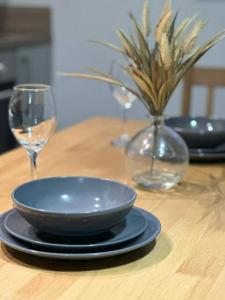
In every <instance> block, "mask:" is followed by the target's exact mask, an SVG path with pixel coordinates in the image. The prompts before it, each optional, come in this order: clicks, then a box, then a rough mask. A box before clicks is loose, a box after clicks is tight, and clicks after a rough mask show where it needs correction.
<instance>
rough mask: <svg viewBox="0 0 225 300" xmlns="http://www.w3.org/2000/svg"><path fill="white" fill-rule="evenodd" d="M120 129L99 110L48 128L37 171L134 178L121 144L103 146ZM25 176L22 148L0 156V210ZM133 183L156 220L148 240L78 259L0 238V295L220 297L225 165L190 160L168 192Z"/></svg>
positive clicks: (224, 277)
mask: <svg viewBox="0 0 225 300" xmlns="http://www.w3.org/2000/svg"><path fill="white" fill-rule="evenodd" d="M129 128H130V130H131V131H135V130H137V129H138V128H140V124H139V123H137V122H131V123H130V124H129ZM119 129H120V123H119V121H118V120H114V119H107V118H102V119H100V118H99V119H92V120H89V121H87V122H84V123H81V124H79V125H77V126H74V127H71V128H69V129H66V130H63V131H61V132H59V133H57V134H55V135H54V136H53V137H52V139H51V140H50V142H49V144H48V145H46V146H45V149H44V150H43V152H42V153H41V154H40V159H39V161H38V170H39V176H40V177H44V176H54V175H87V176H103V177H110V178H113V179H116V180H120V181H122V182H124V183H128V184H130V185H131V186H133V183H132V182H131V180H130V178H129V177H128V175H127V173H126V169H125V164H124V156H123V151H122V150H121V149H117V148H113V147H111V146H110V141H111V140H112V138H113V137H116V136H117V135H118V134H119ZM28 179H29V163H28V157H27V154H26V153H25V151H24V150H23V149H18V150H15V151H12V152H10V153H7V154H5V155H2V156H1V157H0V211H1V212H3V211H5V210H7V209H9V208H11V207H12V202H11V199H10V193H11V191H12V190H13V188H15V187H16V186H17V185H18V184H21V183H23V182H24V181H26V180H28ZM135 188H136V187H135ZM136 190H137V193H138V199H137V202H136V205H137V206H139V207H142V208H145V209H147V210H149V211H151V212H153V213H154V214H155V215H156V216H157V217H158V218H159V219H160V220H161V223H162V233H161V234H160V236H159V237H158V238H157V241H156V243H155V245H154V247H150V248H151V249H149V247H147V249H146V248H145V249H142V250H138V251H135V252H133V253H129V254H126V255H122V256H119V257H114V258H110V259H104V260H96V261H83V262H81V261H79V262H78V261H54V260H47V259H43V258H42V259H41V258H38V257H32V256H29V255H25V254H22V253H19V252H17V251H13V250H10V249H9V248H6V247H5V246H3V245H2V244H1V246H0V299H4V300H5V299H23V300H24V299H32V300H33V299H48V300H50V299H84V300H89V299H91V300H94V299H96V300H97V299H98V300H100V299H101V300H103V299H104V300H106V299H107V300H108V299H116V300H119V299H123V300H127V299H129V300H132V299H141V300H142V299H151V300H153V299H157V300H161V299H165V300H168V299H169V300H170V299H172V300H174V299H179V300H181V299H191V300H194V299H196V300H201V299H213V300H221V299H225V233H224V232H225V197H224V192H225V165H224V164H222V163H220V164H211V165H206V164H202V165H191V166H190V167H189V170H188V173H187V175H186V177H185V179H184V181H183V182H182V184H180V185H179V186H177V187H176V188H175V189H173V190H170V191H167V192H147V191H143V190H139V189H137V188H136Z"/></svg>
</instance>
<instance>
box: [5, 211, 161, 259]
mask: <svg viewBox="0 0 225 300" xmlns="http://www.w3.org/2000/svg"><path fill="white" fill-rule="evenodd" d="M138 209H139V208H138ZM140 210H141V211H142V212H143V214H144V215H145V217H146V219H147V220H148V222H149V223H148V227H150V222H154V223H155V225H156V229H155V231H154V233H153V234H151V235H150V236H148V237H146V238H145V239H144V240H142V241H141V242H139V243H137V241H138V239H141V238H142V239H143V237H144V233H143V234H142V235H141V236H139V237H137V239H134V240H133V241H130V243H133V244H131V245H128V246H126V244H125V245H124V246H122V247H121V248H119V249H114V250H105V251H102V252H89V253H60V252H51V251H50V252H49V251H43V250H42V251H40V250H34V249H32V248H24V247H23V246H22V245H17V244H15V242H16V239H15V238H13V237H11V238H12V239H13V240H15V241H14V243H13V242H10V240H7V236H6V237H5V234H4V230H5V229H4V228H3V222H2V219H3V220H4V216H5V213H3V214H0V225H1V226H0V240H1V241H2V243H3V244H4V245H6V246H8V247H9V248H12V249H14V250H17V251H19V252H22V253H26V254H29V255H33V256H38V257H45V258H50V259H64V260H65V259H66V260H89V259H101V258H107V257H111V256H117V255H121V254H125V253H128V252H132V251H134V250H137V249H140V248H142V247H144V246H146V245H148V244H150V243H151V242H152V241H153V240H155V238H156V237H157V236H158V235H159V233H160V231H161V223H160V221H159V219H158V218H157V217H156V216H154V215H153V214H152V213H150V212H148V211H146V210H144V209H140ZM148 227H147V228H148ZM146 230H147V229H146ZM5 232H6V234H8V233H7V231H6V230H5ZM8 235H9V234H8ZM21 243H22V242H21ZM24 244H25V243H24Z"/></svg>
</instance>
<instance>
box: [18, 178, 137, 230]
mask: <svg viewBox="0 0 225 300" xmlns="http://www.w3.org/2000/svg"><path fill="white" fill-rule="evenodd" d="M12 199H13V202H14V204H15V207H16V209H17V210H18V211H19V213H20V214H21V215H22V216H23V217H24V218H25V219H26V220H27V222H29V223H30V224H31V225H32V226H34V227H35V228H36V229H38V230H39V231H41V232H46V233H49V234H53V235H63V236H64V235H66V236H81V235H82V236H83V235H84V236H85V235H86V236H87V235H97V234H100V233H102V232H104V231H107V230H109V229H110V228H112V227H113V226H115V225H117V224H119V223H120V222H122V221H123V220H124V218H125V216H126V215H127V214H128V212H129V211H130V209H131V208H132V207H133V205H134V201H135V199H136V192H135V191H134V190H133V189H132V188H130V187H128V186H127V185H125V184H122V183H119V182H117V181H114V180H110V179H102V178H92V177H50V178H45V179H40V180H34V181H30V182H27V183H25V184H22V185H21V186H19V187H17V188H16V189H15V190H14V192H13V193H12Z"/></svg>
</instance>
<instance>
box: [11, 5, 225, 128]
mask: <svg viewBox="0 0 225 300" xmlns="http://www.w3.org/2000/svg"><path fill="white" fill-rule="evenodd" d="M8 3H9V5H34V6H35V5H41V6H43V5H47V6H51V7H52V10H53V23H52V28H53V45H54V49H53V53H54V55H53V70H52V72H53V85H54V87H55V91H56V101H57V107H58V113H59V123H60V127H65V126H68V125H70V124H73V123H75V122H79V121H80V120H82V119H84V118H87V117H90V116H93V115H110V116H111V115H112V116H120V115H121V109H120V107H119V105H118V104H117V103H116V101H115V100H113V98H112V96H111V94H110V91H109V88H108V86H107V85H104V84H103V83H99V82H93V81H87V80H82V79H74V78H62V77H59V76H57V75H56V73H57V71H60V70H63V71H83V70H84V68H83V67H84V66H95V67H98V68H99V69H101V70H103V71H107V70H108V68H109V62H110V60H111V59H112V57H113V56H114V55H115V54H114V53H113V52H112V51H111V50H108V49H106V48H104V47H101V46H96V45H94V44H92V43H89V42H88V39H89V38H95V39H101V40H107V41H112V42H117V38H116V35H115V33H114V29H115V26H116V25H119V26H121V27H122V28H124V29H127V30H129V29H128V28H129V22H128V17H127V12H128V11H129V10H132V11H133V12H134V13H135V14H136V15H137V16H139V15H140V12H141V8H142V4H143V1H139V0H123V1H121V0H114V1H111V0H95V1H90V0H76V1H75V0H66V1H62V0H8ZM161 3H162V1H153V0H152V1H150V4H151V11H152V12H154V14H152V15H153V16H152V18H153V22H154V20H155V19H156V17H157V16H158V13H159V11H160V8H161ZM173 7H174V8H176V9H178V8H179V9H180V16H181V17H184V16H189V15H190V16H191V15H193V14H196V12H197V13H199V16H200V17H202V18H204V19H207V20H209V25H208V30H206V31H205V33H204V34H203V38H206V37H208V36H209V35H210V34H213V33H215V32H217V31H220V30H222V29H223V28H225V19H224V11H225V1H221V0H217V1H216V0H189V1H185V0H174V1H173ZM199 64H201V65H208V66H218V67H225V42H224V41H223V42H221V43H220V44H219V45H218V46H216V47H215V48H214V49H212V50H211V51H210V52H209V53H208V54H207V55H206V56H205V57H204V58H203V59H202V60H201V61H200V63H199ZM194 94H195V101H194V112H193V114H195V115H197V114H201V113H202V111H203V105H202V104H203V101H201V100H202V99H201V98H203V97H204V91H203V90H201V89H198V90H196V91H195V93H194ZM216 96H217V102H216V114H217V115H218V116H223V117H224V111H225V101H224V100H225V99H224V98H225V92H222V91H218V92H217V94H216ZM180 103H181V87H178V89H177V90H176V92H175V93H174V95H173V98H172V101H171V103H170V104H169V106H168V108H167V111H166V113H167V114H168V115H171V114H172V115H176V114H179V111H180ZM221 106H222V109H221ZM145 115H146V112H145V111H144V109H143V108H142V105H141V104H139V103H136V104H135V105H134V108H132V110H131V112H130V117H133V118H141V117H145Z"/></svg>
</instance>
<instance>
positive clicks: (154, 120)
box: [149, 116, 165, 127]
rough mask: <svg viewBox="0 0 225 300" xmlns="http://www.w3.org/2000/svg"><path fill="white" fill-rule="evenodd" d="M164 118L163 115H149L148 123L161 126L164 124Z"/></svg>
mask: <svg viewBox="0 0 225 300" xmlns="http://www.w3.org/2000/svg"><path fill="white" fill-rule="evenodd" d="M164 119H165V118H164V116H150V118H149V122H150V125H154V126H157V127H161V126H162V125H164Z"/></svg>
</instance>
